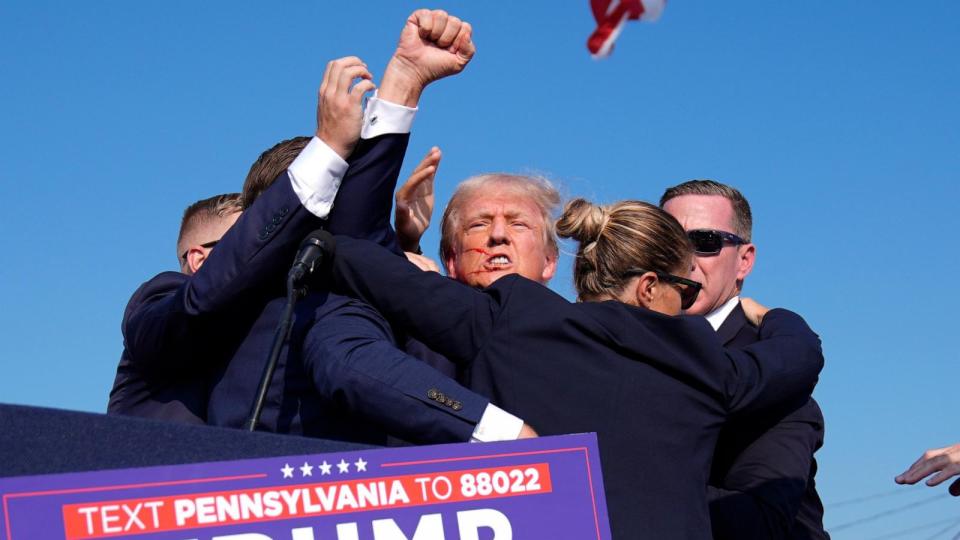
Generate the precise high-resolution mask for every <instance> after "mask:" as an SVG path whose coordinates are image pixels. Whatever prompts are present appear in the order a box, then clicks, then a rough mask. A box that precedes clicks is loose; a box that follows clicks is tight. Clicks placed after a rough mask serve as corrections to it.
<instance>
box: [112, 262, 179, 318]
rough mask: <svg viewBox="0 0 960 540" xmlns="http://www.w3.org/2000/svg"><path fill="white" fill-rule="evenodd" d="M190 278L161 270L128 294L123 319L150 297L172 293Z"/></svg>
mask: <svg viewBox="0 0 960 540" xmlns="http://www.w3.org/2000/svg"><path fill="white" fill-rule="evenodd" d="M189 279H190V277H189V276H187V275H185V274H182V273H180V272H172V271H171V272H161V273H159V274H157V275H155V276H153V277H152V278H150V279H148V280H147V281H145V282H144V283H142V284H141V285H140V286H139V287H137V290H136V291H134V292H133V294H132V295H131V296H130V300H129V301H128V302H127V308H126V310H125V311H124V319H126V318H127V317H129V316H130V314H131V313H132V312H133V311H134V310H136V309H137V307H138V306H140V304H142V303H144V302H145V301H147V300H148V299H150V298H151V297H154V296H157V295H164V296H165V295H167V294H172V293H173V292H175V291H176V290H177V289H178V288H180V287H181V286H182V285H183V284H185V283H186V282H187V281H188V280H189Z"/></svg>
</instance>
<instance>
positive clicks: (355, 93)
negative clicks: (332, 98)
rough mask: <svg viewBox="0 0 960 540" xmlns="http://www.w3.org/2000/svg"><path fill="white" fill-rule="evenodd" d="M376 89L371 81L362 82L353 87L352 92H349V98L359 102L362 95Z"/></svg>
mask: <svg viewBox="0 0 960 540" xmlns="http://www.w3.org/2000/svg"><path fill="white" fill-rule="evenodd" d="M376 89H377V85H375V84H373V81H371V80H362V81H360V82H358V83H357V84H356V86H354V87H353V90H351V91H350V97H351V98H353V99H354V100H356V101H360V100H361V99H362V98H363V95H364V94H366V93H367V92H370V91H373V90H376Z"/></svg>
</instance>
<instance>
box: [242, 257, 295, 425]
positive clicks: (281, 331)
mask: <svg viewBox="0 0 960 540" xmlns="http://www.w3.org/2000/svg"><path fill="white" fill-rule="evenodd" d="M296 281H297V280H296V276H294V275H293V273H291V274H290V275H289V276H287V303H286V305H285V306H284V308H283V315H282V316H281V317H280V322H279V323H278V324H277V331H276V333H274V335H273V344H272V345H271V346H270V356H269V357H268V358H267V365H266V366H265V367H264V369H263V376H262V377H261V378H260V387H259V388H258V389H257V398H256V400H254V402H253V408H252V409H251V410H250V418H249V419H248V420H247V426H246V428H247V431H256V430H257V423H258V422H260V413H261V412H263V404H264V402H265V401H266V400H267V390H269V389H270V381H272V380H273V372H274V371H276V369H277V360H279V358H280V351H281V350H283V344H284V343H286V342H287V339H288V338H289V337H290V330H291V329H292V328H293V324H292V323H293V308H294V306H296V304H297V300H299V298H300V296H301V293H303V292H306V291H305V290H303V289H298V288H297V286H296Z"/></svg>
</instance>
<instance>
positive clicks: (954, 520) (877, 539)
mask: <svg viewBox="0 0 960 540" xmlns="http://www.w3.org/2000/svg"><path fill="white" fill-rule="evenodd" d="M944 523H949V524H950V525H949V527H955V526H957V525H960V518H958V517H956V516H954V517H951V518H947V519H938V520H936V521H931V522H929V523H922V524H920V525H914V526H913V527H910V528H908V529H900V530H899V531H896V532H892V533H887V534H883V535H880V536H874V537H871V538H868V539H867V540H888V539H890V538H898V537H901V536H905V535H908V534H911V533H915V532H918V531H922V530H924V529H930V528H933V527H937V526H940V525H943V524H944ZM949 527H948V529H949ZM946 530H947V529H944V530H941V531H940V532H938V533H937V535H940V534H943V533H944V532H945V531H946Z"/></svg>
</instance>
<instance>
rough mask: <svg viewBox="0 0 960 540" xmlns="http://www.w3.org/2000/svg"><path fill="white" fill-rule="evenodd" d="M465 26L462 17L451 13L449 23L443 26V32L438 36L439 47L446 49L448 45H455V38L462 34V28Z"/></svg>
mask: <svg viewBox="0 0 960 540" xmlns="http://www.w3.org/2000/svg"><path fill="white" fill-rule="evenodd" d="M462 26H463V22H462V21H460V19H458V18H456V17H454V16H452V15H449V16H447V24H446V25H445V26H444V27H443V32H441V33H440V35H439V36H437V40H436V43H437V47H440V48H441V49H446V48H447V47H449V46H451V45H453V42H454V40H455V39H457V36H458V35H459V34H460V28H461V27H462Z"/></svg>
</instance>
